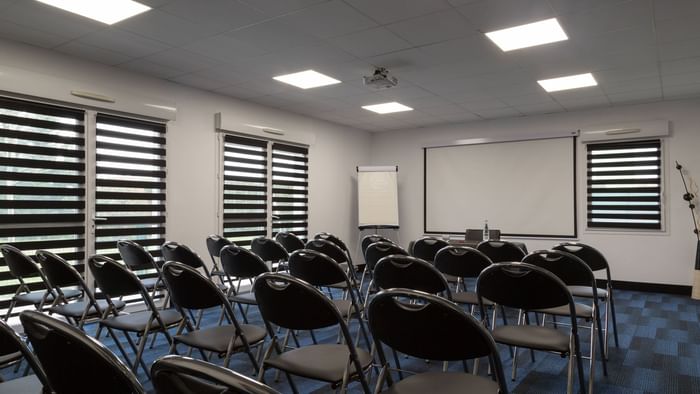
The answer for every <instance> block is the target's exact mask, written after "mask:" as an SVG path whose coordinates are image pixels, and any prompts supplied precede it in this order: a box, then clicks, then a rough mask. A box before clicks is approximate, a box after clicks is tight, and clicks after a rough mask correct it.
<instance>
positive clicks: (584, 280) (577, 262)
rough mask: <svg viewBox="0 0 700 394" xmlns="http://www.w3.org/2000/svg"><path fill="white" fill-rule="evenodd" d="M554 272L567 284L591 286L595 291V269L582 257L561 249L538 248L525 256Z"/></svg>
mask: <svg viewBox="0 0 700 394" xmlns="http://www.w3.org/2000/svg"><path fill="white" fill-rule="evenodd" d="M523 263H528V264H532V265H536V266H538V267H540V268H544V269H546V270H547V271H549V272H551V273H553V274H554V275H556V276H557V278H559V279H561V280H562V282H564V284H566V285H567V286H591V287H593V291H594V292H595V291H596V289H595V277H594V276H593V271H591V269H590V268H589V267H588V266H587V265H586V263H584V262H583V260H581V259H580V258H578V257H576V256H574V255H573V254H571V253H567V252H564V251H561V250H536V251H534V252H532V253H530V254H528V255H527V256H525V257H524V258H523Z"/></svg>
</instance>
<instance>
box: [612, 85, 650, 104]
mask: <svg viewBox="0 0 700 394" xmlns="http://www.w3.org/2000/svg"><path fill="white" fill-rule="evenodd" d="M662 98H663V95H662V94H661V88H654V89H642V90H635V91H630V92H624V93H616V94H609V95H608V99H609V100H610V102H611V103H612V104H630V103H646V102H651V101H659V100H661V99H662Z"/></svg>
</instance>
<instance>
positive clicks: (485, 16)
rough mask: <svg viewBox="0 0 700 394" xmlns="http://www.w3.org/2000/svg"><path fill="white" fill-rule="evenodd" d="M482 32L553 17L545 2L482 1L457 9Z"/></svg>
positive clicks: (544, 0)
mask: <svg viewBox="0 0 700 394" xmlns="http://www.w3.org/2000/svg"><path fill="white" fill-rule="evenodd" d="M457 10H458V11H459V12H460V13H461V14H462V15H464V16H465V17H466V18H467V19H469V20H470V21H471V23H472V25H473V26H475V27H476V28H478V29H479V30H481V31H483V32H489V31H493V30H500V29H504V28H508V27H513V26H517V25H523V24H526V23H531V22H536V21H539V20H542V19H548V18H552V17H554V16H555V14H554V11H553V10H552V7H550V6H549V3H548V2H547V0H518V2H517V6H516V5H515V4H514V3H513V2H512V1H511V0H482V1H475V2H472V3H469V4H467V5H465V6H462V7H459V8H457Z"/></svg>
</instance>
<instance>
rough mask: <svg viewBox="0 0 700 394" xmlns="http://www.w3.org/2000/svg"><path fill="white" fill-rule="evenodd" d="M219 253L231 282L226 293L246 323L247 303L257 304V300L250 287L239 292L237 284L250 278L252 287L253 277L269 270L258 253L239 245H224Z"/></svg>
mask: <svg viewBox="0 0 700 394" xmlns="http://www.w3.org/2000/svg"><path fill="white" fill-rule="evenodd" d="M220 255H221V266H222V268H223V269H224V274H225V275H226V276H227V278H228V281H229V282H230V283H231V284H232V286H231V287H230V288H229V291H228V294H227V295H228V299H229V300H230V301H231V302H232V303H234V304H236V305H238V308H239V309H240V311H241V314H242V315H243V321H244V322H245V323H248V316H247V314H246V310H247V308H248V306H249V305H258V301H257V300H256V299H255V293H254V292H253V291H252V289H251V291H248V292H245V293H243V292H239V290H240V287H239V285H240V283H241V281H243V280H250V281H251V287H252V282H253V281H254V280H255V278H257V277H258V276H259V275H261V274H263V273H265V272H269V269H268V268H267V265H266V264H265V262H264V261H262V259H261V258H260V257H259V256H258V255H256V254H255V253H253V252H251V251H249V250H248V249H244V248H241V247H239V246H235V245H229V246H226V247H224V248H223V249H221V252H220ZM234 280H237V281H238V285H236V286H234V285H233V281H234ZM243 305H245V306H246V310H244V309H243Z"/></svg>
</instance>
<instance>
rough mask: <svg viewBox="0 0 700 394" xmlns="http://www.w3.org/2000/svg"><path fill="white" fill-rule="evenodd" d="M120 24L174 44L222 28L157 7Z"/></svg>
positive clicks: (130, 29) (180, 43) (195, 38)
mask: <svg viewBox="0 0 700 394" xmlns="http://www.w3.org/2000/svg"><path fill="white" fill-rule="evenodd" d="M118 26H119V28H121V29H124V30H128V31H130V32H132V33H136V34H140V35H142V36H144V37H146V38H150V39H153V40H156V41H160V42H163V43H166V44H169V45H173V46H181V45H186V44H189V43H191V42H193V41H196V40H198V39H202V38H204V37H207V36H211V35H214V34H216V33H219V32H221V30H222V29H221V27H220V26H214V25H208V24H196V23H193V22H189V21H187V20H185V19H182V18H178V17H177V16H175V15H172V14H168V13H167V12H163V11H160V10H157V9H155V10H151V11H148V12H144V13H143V14H139V15H136V16H134V17H133V18H130V19H127V20H125V21H123V22H120V23H119V25H118Z"/></svg>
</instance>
